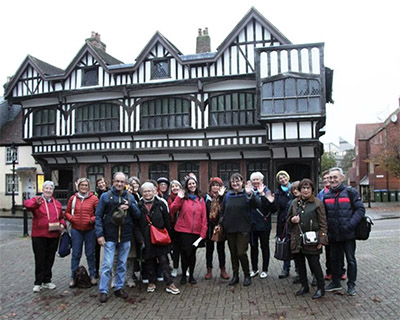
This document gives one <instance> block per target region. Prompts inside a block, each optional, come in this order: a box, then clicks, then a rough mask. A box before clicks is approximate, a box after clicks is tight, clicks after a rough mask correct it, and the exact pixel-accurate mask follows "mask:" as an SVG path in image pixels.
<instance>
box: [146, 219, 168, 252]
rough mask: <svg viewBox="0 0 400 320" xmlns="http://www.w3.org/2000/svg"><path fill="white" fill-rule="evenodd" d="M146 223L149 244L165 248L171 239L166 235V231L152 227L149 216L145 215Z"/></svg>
mask: <svg viewBox="0 0 400 320" xmlns="http://www.w3.org/2000/svg"><path fill="white" fill-rule="evenodd" d="M146 219H147V222H148V223H149V227H150V238H151V244H154V245H156V246H166V245H169V244H170V243H171V238H170V236H169V234H168V230H167V229H166V228H163V229H159V228H157V227H155V226H153V224H152V222H151V220H150V218H149V216H148V215H147V214H146Z"/></svg>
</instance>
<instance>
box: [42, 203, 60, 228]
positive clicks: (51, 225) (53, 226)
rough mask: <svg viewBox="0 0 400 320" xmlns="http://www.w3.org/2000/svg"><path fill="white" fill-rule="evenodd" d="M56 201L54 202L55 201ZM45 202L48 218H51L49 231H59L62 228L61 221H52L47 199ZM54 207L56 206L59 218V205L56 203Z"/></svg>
mask: <svg viewBox="0 0 400 320" xmlns="http://www.w3.org/2000/svg"><path fill="white" fill-rule="evenodd" d="M53 203H54V202H53ZM44 204H45V206H46V212H47V220H49V232H56V231H57V232H59V231H60V230H61V225H60V222H59V221H57V222H50V214H49V207H48V206H47V201H46V200H44ZM54 207H55V208H56V213H57V218H58V210H57V206H56V204H55V203H54Z"/></svg>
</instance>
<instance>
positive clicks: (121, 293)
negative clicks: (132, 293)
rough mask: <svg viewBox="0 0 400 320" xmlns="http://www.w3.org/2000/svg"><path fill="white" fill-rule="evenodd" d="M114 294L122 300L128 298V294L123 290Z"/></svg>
mask: <svg viewBox="0 0 400 320" xmlns="http://www.w3.org/2000/svg"><path fill="white" fill-rule="evenodd" d="M114 294H115V296H116V297H118V298H122V299H127V298H128V294H127V293H126V292H125V291H124V290H122V289H119V290H117V291H114Z"/></svg>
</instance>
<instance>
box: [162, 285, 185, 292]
mask: <svg viewBox="0 0 400 320" xmlns="http://www.w3.org/2000/svg"><path fill="white" fill-rule="evenodd" d="M165 291H167V292H168V293H172V294H180V293H181V292H180V290H179V289H178V288H177V287H175V285H174V284H171V285H169V286H168V287H166V288H165Z"/></svg>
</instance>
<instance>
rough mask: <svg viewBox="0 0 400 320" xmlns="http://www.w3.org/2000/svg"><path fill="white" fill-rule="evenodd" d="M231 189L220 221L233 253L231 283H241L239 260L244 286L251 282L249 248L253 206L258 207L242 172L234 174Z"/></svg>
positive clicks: (230, 182)
mask: <svg viewBox="0 0 400 320" xmlns="http://www.w3.org/2000/svg"><path fill="white" fill-rule="evenodd" d="M229 189H230V190H229V191H228V193H227V194H226V195H225V199H224V202H223V208H222V211H221V212H222V218H221V219H222V221H220V223H221V225H222V227H223V228H224V232H225V234H226V237H227V239H228V246H229V251H230V253H231V262H232V271H233V276H232V279H231V281H230V282H229V285H235V284H237V283H239V262H240V264H241V265H242V269H243V273H244V281H243V285H244V286H249V285H250V284H251V279H250V268H249V258H248V257H247V249H248V247H249V242H250V232H251V218H250V210H251V208H256V207H257V202H256V198H255V197H254V195H253V191H252V187H251V183H250V182H249V183H248V184H247V185H246V187H245V188H244V187H243V177H242V175H241V174H240V173H234V174H232V176H231V178H230V181H229Z"/></svg>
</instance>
